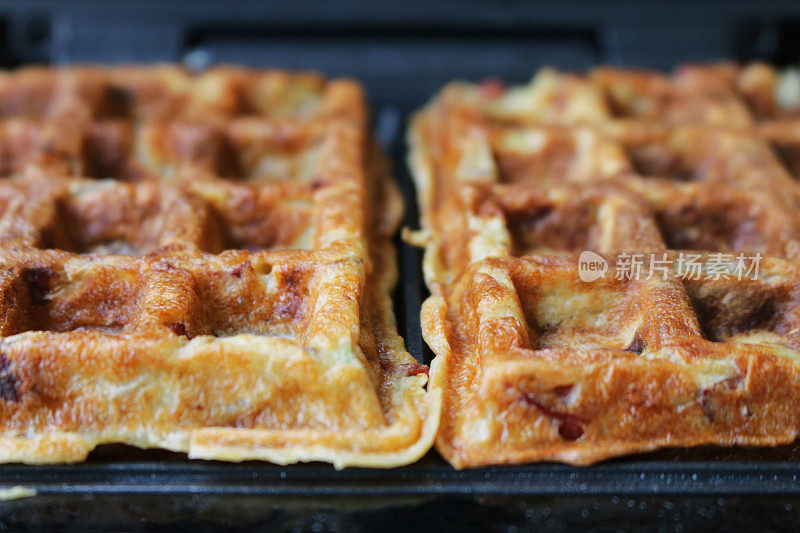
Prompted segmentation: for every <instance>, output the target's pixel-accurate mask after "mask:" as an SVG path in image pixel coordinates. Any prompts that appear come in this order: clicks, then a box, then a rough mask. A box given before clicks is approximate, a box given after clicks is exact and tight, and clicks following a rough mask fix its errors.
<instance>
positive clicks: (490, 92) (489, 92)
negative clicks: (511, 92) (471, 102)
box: [478, 78, 506, 98]
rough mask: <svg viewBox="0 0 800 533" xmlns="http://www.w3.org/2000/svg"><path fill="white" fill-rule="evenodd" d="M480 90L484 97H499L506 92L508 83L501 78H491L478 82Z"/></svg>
mask: <svg viewBox="0 0 800 533" xmlns="http://www.w3.org/2000/svg"><path fill="white" fill-rule="evenodd" d="M478 91H479V92H480V94H481V96H483V97H484V98H499V97H500V96H502V95H503V93H504V92H506V85H505V83H503V82H502V81H501V80H498V79H494V78H490V79H487V80H483V81H482V82H480V83H479V84H478Z"/></svg>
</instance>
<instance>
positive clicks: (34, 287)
mask: <svg viewBox="0 0 800 533" xmlns="http://www.w3.org/2000/svg"><path fill="white" fill-rule="evenodd" d="M24 276H25V282H26V283H27V284H28V291H29V293H30V296H31V300H33V303H35V304H39V305H44V304H46V303H47V302H48V301H49V298H48V293H49V292H50V283H51V280H52V279H53V277H54V276H55V272H53V271H52V270H51V269H49V268H29V269H27V270H25V273H24Z"/></svg>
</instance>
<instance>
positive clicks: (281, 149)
mask: <svg viewBox="0 0 800 533" xmlns="http://www.w3.org/2000/svg"><path fill="white" fill-rule="evenodd" d="M0 114H2V115H3V116H4V118H3V120H2V123H0V131H2V133H1V134H0V167H2V170H1V171H0V172H2V174H3V176H4V177H5V179H3V180H2V181H0V262H2V264H3V268H2V273H1V274H0V298H2V301H3V305H2V307H1V309H2V319H1V320H0V329H1V330H2V340H1V341H0V420H1V421H2V422H1V423H0V424H1V427H2V429H1V430H0V431H1V433H0V461H6V462H7V461H23V462H30V463H45V462H63V461H79V460H82V459H84V458H85V457H86V456H87V454H88V453H89V451H90V450H92V449H93V448H94V447H95V446H96V445H98V444H103V443H125V444H130V445H134V446H140V447H145V448H147V447H161V448H167V449H170V450H177V451H185V452H188V453H189V455H190V457H196V458H204V459H224V460H234V461H239V460H245V459H265V460H269V461H273V462H277V463H291V462H296V461H311V460H321V461H329V462H332V463H334V464H335V465H336V466H337V467H341V466H345V465H363V466H381V467H387V466H394V465H400V464H405V463H409V462H412V461H414V460H416V459H417V458H418V457H420V456H421V455H422V454H424V453H425V452H426V451H427V449H428V448H429V447H430V445H431V443H432V440H433V436H434V434H435V431H436V423H437V407H436V400H435V396H434V395H433V394H432V395H426V393H425V391H424V385H425V382H426V380H427V368H426V367H424V366H422V365H419V364H417V363H416V362H415V360H414V359H413V358H412V357H411V356H410V355H409V354H408V353H407V352H406V351H405V349H404V347H403V342H402V339H401V338H400V337H399V336H398V334H397V332H396V328H395V325H394V318H393V313H392V310H391V303H390V298H389V291H390V290H391V288H392V286H393V285H394V283H395V280H396V276H397V272H396V269H395V262H394V251H393V247H392V245H391V241H390V237H391V235H392V234H393V232H394V231H395V230H396V228H397V225H398V223H399V216H400V213H401V202H400V199H399V196H398V193H397V192H396V190H395V188H394V186H393V183H392V181H391V179H390V177H389V174H388V168H387V163H386V161H385V160H384V158H383V157H382V156H381V154H379V153H378V151H377V149H376V148H375V147H374V146H373V144H372V141H371V139H370V137H369V135H368V134H367V130H366V117H365V106H364V100H363V95H362V93H361V90H360V88H359V87H358V86H357V85H356V84H355V83H353V82H350V81H346V80H336V81H325V80H323V79H321V78H319V77H317V76H313V75H303V74H287V73H282V72H257V71H244V70H236V69H230V68H228V69H219V70H213V71H209V72H207V73H204V74H200V75H196V76H193V75H190V74H187V73H186V72H184V71H182V70H179V69H176V68H169V67H164V68H152V69H135V68H119V69H89V68H86V69H82V68H75V69H66V70H46V69H31V70H21V71H17V72H12V73H8V74H4V75H3V76H2V77H1V78H0Z"/></svg>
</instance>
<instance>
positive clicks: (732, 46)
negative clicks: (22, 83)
mask: <svg viewBox="0 0 800 533" xmlns="http://www.w3.org/2000/svg"><path fill="white" fill-rule="evenodd" d="M723 58H730V59H735V60H739V61H746V60H751V59H765V60H769V61H771V62H773V63H776V64H778V65H787V64H792V63H797V62H798V60H800V2H795V1H770V0H764V1H760V2H743V1H722V0H702V1H681V0H677V1H666V0H664V1H653V2H645V1H621V0H615V1H609V2H599V1H591V0H583V1H579V0H562V1H557V0H556V1H542V2H530V1H527V2H526V1H521V0H504V1H490V0H460V1H449V0H372V1H363V0H340V1H326V0H295V1H287V2H261V1H251V0H229V1H210V0H195V1H187V0H161V1H133V0H127V1H103V0H27V1H21V0H16V1H14V0H0V66H2V67H13V66H16V65H20V64H24V63H53V64H65V63H85V62H142V61H145V62H150V61H170V62H182V63H184V64H186V65H187V66H189V67H191V68H202V67H205V66H208V65H211V64H214V63H220V62H234V63H242V64H246V65H253V66H259V65H261V66H266V65H269V66H277V67H287V68H295V69H297V68H302V69H313V70H320V71H322V72H324V73H326V74H328V75H335V76H339V75H346V76H353V77H357V78H359V79H360V80H362V81H363V82H364V83H365V85H366V86H367V89H368V91H369V94H370V95H371V98H372V100H373V103H374V104H376V105H378V106H381V105H384V104H387V103H392V104H393V105H397V106H400V107H401V109H403V110H404V111H405V110H407V109H410V108H413V107H417V106H418V105H419V104H421V103H422V102H424V101H425V100H426V99H427V98H428V97H430V95H432V94H433V93H434V91H435V90H436V89H437V88H438V87H440V86H441V85H443V84H444V83H445V82H446V81H448V80H450V79H453V78H465V79H480V78H485V77H499V78H502V79H505V80H508V81H512V82H521V81H525V80H527V79H528V78H529V77H530V76H531V74H532V73H533V71H534V70H535V69H536V68H537V67H538V66H541V65H553V66H557V67H562V68H565V69H584V68H587V67H590V66H592V65H595V64H598V63H605V64H614V65H626V66H642V67H654V68H662V69H667V68H670V67H671V66H672V65H674V64H676V63H678V62H685V61H713V60H719V59H723Z"/></svg>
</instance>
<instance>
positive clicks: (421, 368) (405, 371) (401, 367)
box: [381, 363, 430, 376]
mask: <svg viewBox="0 0 800 533" xmlns="http://www.w3.org/2000/svg"><path fill="white" fill-rule="evenodd" d="M381 368H383V370H384V372H388V373H389V374H396V375H401V376H417V375H419V374H427V373H428V372H429V370H430V369H429V368H428V366H427V365H423V364H421V363H382V364H381Z"/></svg>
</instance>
